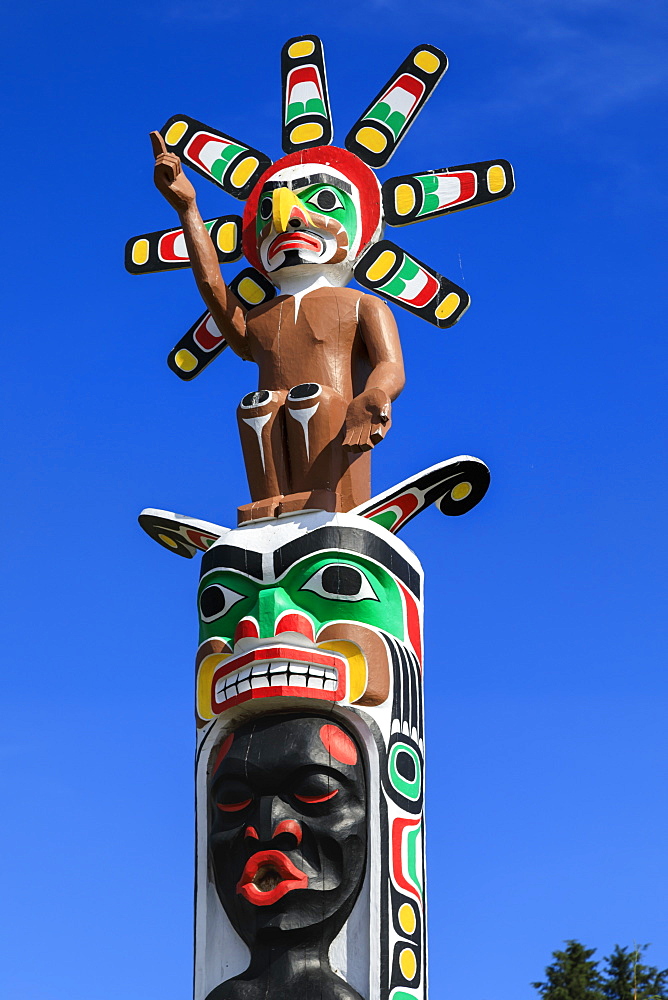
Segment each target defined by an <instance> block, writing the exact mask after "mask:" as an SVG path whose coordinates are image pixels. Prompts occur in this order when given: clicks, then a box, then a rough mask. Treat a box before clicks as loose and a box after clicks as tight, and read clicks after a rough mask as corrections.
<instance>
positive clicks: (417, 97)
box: [346, 45, 448, 167]
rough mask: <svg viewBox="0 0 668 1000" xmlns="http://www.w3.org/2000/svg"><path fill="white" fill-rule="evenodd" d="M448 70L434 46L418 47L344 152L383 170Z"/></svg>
mask: <svg viewBox="0 0 668 1000" xmlns="http://www.w3.org/2000/svg"><path fill="white" fill-rule="evenodd" d="M447 68H448V57H447V56H446V55H445V53H444V52H441V50H440V49H437V48H436V46H435V45H418V46H416V48H414V49H413V51H412V52H411V53H410V54H409V55H408V56H407V57H406V58H405V59H404V61H403V62H402V64H401V66H399V68H398V69H397V71H396V72H395V73H394V74H393V76H392V77H390V79H389V80H388V82H387V83H386V84H385V86H384V87H383V88H382V90H380V91H379V93H378V94H377V95H376V97H374V99H373V101H372V102H371V104H370V105H369V107H368V108H367V109H366V111H365V112H364V114H363V115H361V117H360V118H358V120H357V121H356V122H355V124H354V125H353V127H352V128H351V130H350V132H349V133H348V135H347V136H346V148H347V149H349V150H350V151H351V152H352V153H356V154H357V156H359V158H360V159H361V160H364V162H365V163H368V164H369V166H371V167H383V166H385V164H386V163H387V162H388V160H389V159H390V157H391V156H392V154H393V153H394V151H395V149H396V148H397V146H398V145H399V143H400V142H401V140H402V139H403V138H404V136H405V135H406V132H407V131H408V129H409V128H410V127H411V125H412V124H413V122H414V121H415V119H416V118H417V116H418V114H419V113H420V111H421V110H422V108H423V107H424V105H425V102H426V101H427V100H428V98H429V97H431V95H432V94H433V92H434V89H435V87H436V84H437V83H438V82H439V80H440V79H441V77H442V76H443V74H444V73H445V71H446V69H447Z"/></svg>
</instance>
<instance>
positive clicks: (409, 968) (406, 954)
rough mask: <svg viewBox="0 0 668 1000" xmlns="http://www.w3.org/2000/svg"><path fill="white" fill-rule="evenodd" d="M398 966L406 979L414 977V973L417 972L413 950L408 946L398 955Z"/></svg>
mask: <svg viewBox="0 0 668 1000" xmlns="http://www.w3.org/2000/svg"><path fill="white" fill-rule="evenodd" d="M399 966H400V967H401V971H402V972H403V974H404V976H405V977H406V979H415V973H416V972H417V959H416V958H415V952H413V951H411V949H410V948H404V950H403V951H402V952H401V954H400V955H399Z"/></svg>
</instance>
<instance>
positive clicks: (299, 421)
mask: <svg viewBox="0 0 668 1000" xmlns="http://www.w3.org/2000/svg"><path fill="white" fill-rule="evenodd" d="M151 137H152V142H153V148H154V152H155V155H156V165H155V183H156V186H157V187H158V189H159V190H160V191H161V193H162V194H163V195H164V196H165V198H166V199H167V201H168V202H169V203H170V205H172V207H173V208H175V209H176V211H177V212H178V214H179V217H180V220H181V225H182V227H183V232H184V236H185V241H186V245H187V248H188V253H189V257H190V262H191V266H192V269H193V273H194V275H195V279H196V281H197V285H198V288H199V291H200V293H201V295H202V298H203V299H204V301H205V303H206V305H207V307H208V309H209V310H210V312H211V314H212V316H213V318H214V320H215V322H216V324H217V326H218V328H219V329H220V331H221V333H222V334H223V335H224V337H225V339H226V340H227V343H228V344H229V346H230V347H231V348H232V350H233V351H234V352H235V353H236V354H238V355H239V356H240V357H241V358H243V359H245V360H247V361H254V362H255V363H256V364H257V366H258V369H259V378H258V387H257V391H254V392H250V393H248V394H247V395H246V396H244V397H243V399H242V401H241V404H240V406H239V410H238V421H239V429H240V435H241V443H242V447H243V452H244V461H245V464H246V471H247V475H248V482H249V487H250V493H251V498H252V501H253V502H252V503H251V504H248V505H245V507H242V508H240V520H241V522H243V521H244V520H259V519H262V518H267V517H274V516H277V515H280V514H285V513H290V512H293V511H299V510H304V509H322V510H329V511H334V510H342V511H345V510H350V509H352V508H353V507H355V506H357V505H358V504H360V503H362V502H363V501H364V500H366V499H368V498H369V496H370V456H369V454H368V453H369V451H370V450H371V448H373V447H374V445H376V444H377V443H378V442H379V441H381V440H382V438H383V437H384V435H385V433H386V432H387V430H388V428H389V426H390V414H391V403H392V400H394V399H395V398H396V397H397V396H398V395H399V393H400V392H401V390H402V388H403V385H404V368H403V360H402V356H401V346H400V343H399V335H398V331H397V327H396V323H395V320H394V317H393V316H392V313H391V312H390V310H389V308H388V307H387V306H386V305H385V304H384V303H383V302H382V301H381V300H380V299H378V298H377V297H375V296H373V295H367V294H365V293H363V292H360V291H357V290H354V289H350V288H345V287H343V286H345V285H346V284H347V282H348V281H350V278H351V276H352V266H353V264H354V262H355V260H356V259H357V258H358V257H359V255H360V253H361V252H362V251H363V250H364V249H365V248H366V246H368V245H369V244H370V243H371V242H373V241H374V240H375V239H377V238H378V236H379V234H380V228H381V213H380V201H379V187H378V182H377V180H376V178H375V176H374V175H373V172H372V171H371V170H370V169H369V168H368V167H367V166H366V165H365V164H364V163H362V161H361V160H359V159H358V158H357V157H356V156H354V155H353V154H352V153H349V152H348V151H347V150H340V149H335V148H334V147H321V148H315V149H311V150H309V151H308V153H299V154H291V155H289V156H287V157H284V159H283V160H280V161H279V162H278V163H277V164H274V165H273V166H272V167H270V168H269V169H268V170H267V171H266V172H265V173H264V174H263V176H262V177H261V178H260V180H259V181H258V184H257V186H256V188H255V190H254V191H253V192H252V193H251V196H250V198H249V200H248V202H247V205H246V211H245V215H244V252H245V253H246V256H247V257H248V258H249V260H250V261H251V263H253V264H255V266H256V267H259V268H260V269H261V270H262V271H264V273H265V274H267V275H268V277H269V278H270V280H271V281H272V282H273V283H274V284H275V285H277V286H278V288H279V292H280V294H279V295H278V296H277V297H276V298H274V299H272V300H270V301H269V302H267V303H265V304H263V305H260V306H257V307H255V308H254V309H250V310H247V309H246V307H245V306H244V305H242V303H241V302H240V301H239V300H238V299H237V298H236V297H235V296H234V295H233V294H232V292H231V291H230V290H229V289H228V288H227V286H226V284H225V282H224V280H223V278H222V275H221V272H220V265H219V263H218V259H217V256H216V252H215V250H214V247H213V244H212V242H211V238H210V236H209V234H208V232H207V230H206V228H205V226H204V223H203V221H202V217H201V215H200V213H199V210H198V208H197V203H196V197H195V190H194V188H193V186H192V184H191V183H190V181H189V180H188V178H187V177H186V175H185V174H184V172H183V170H182V166H181V161H180V159H179V157H178V156H176V155H175V154H174V153H168V152H167V151H166V146H165V143H164V140H163V138H162V136H161V135H160V133H158V132H153V133H152V134H151Z"/></svg>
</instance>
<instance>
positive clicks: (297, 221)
mask: <svg viewBox="0 0 668 1000" xmlns="http://www.w3.org/2000/svg"><path fill="white" fill-rule="evenodd" d="M301 224H302V220H301V219H290V221H289V222H288V225H289V226H292V228H293V229H299V227H300V226H301Z"/></svg>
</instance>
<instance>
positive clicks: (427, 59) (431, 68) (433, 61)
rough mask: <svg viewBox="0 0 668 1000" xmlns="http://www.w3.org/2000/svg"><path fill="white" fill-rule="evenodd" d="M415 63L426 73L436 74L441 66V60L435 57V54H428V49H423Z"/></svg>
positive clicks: (416, 57)
mask: <svg viewBox="0 0 668 1000" xmlns="http://www.w3.org/2000/svg"><path fill="white" fill-rule="evenodd" d="M413 62H414V63H415V65H416V66H419V67H420V69H423V70H424V71H425V73H435V72H436V70H437V69H438V67H439V66H440V65H441V60H440V59H439V58H438V57H437V56H435V55H434V53H433V52H427V50H426V49H422V51H421V52H418V53H417V55H416V56H415V58H414V59H413Z"/></svg>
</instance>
